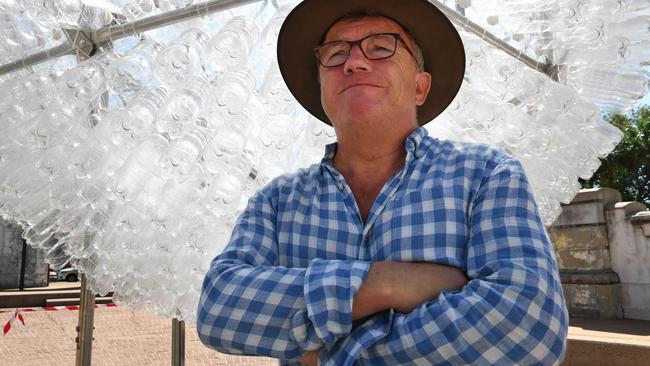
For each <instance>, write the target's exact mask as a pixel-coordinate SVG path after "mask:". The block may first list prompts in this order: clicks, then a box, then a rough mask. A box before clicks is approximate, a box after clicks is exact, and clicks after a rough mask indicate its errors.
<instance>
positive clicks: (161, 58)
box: [156, 29, 209, 84]
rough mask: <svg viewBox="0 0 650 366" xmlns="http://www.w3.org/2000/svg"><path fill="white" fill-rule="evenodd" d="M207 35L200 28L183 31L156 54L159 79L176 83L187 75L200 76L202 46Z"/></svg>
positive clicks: (202, 55) (202, 58)
mask: <svg viewBox="0 0 650 366" xmlns="http://www.w3.org/2000/svg"><path fill="white" fill-rule="evenodd" d="M208 39H209V38H208V35H207V34H206V33H205V32H203V31H202V30H200V29H189V30H186V31H185V32H183V33H182V34H181V35H180V36H179V37H178V38H177V39H175V40H174V41H173V42H172V43H171V44H170V45H169V46H167V47H165V48H164V49H163V50H162V51H160V52H159V53H158V54H157V56H156V68H157V69H156V74H157V76H158V77H159V78H160V80H161V81H163V82H165V83H168V84H176V83H178V82H180V81H182V80H183V79H185V78H186V77H187V76H189V75H195V76H202V75H203V69H202V67H201V66H202V64H203V61H204V52H203V50H204V47H205V45H206V43H207V42H208Z"/></svg>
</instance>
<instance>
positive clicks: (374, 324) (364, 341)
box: [318, 309, 395, 366]
mask: <svg viewBox="0 0 650 366" xmlns="http://www.w3.org/2000/svg"><path fill="white" fill-rule="evenodd" d="M394 317H395V312H394V311H393V310H392V309H391V310H386V311H383V312H381V313H377V314H375V315H373V316H372V317H370V318H369V319H367V320H366V321H365V322H364V323H363V324H361V325H359V326H358V327H356V328H355V329H354V330H353V331H352V332H351V333H350V336H349V337H347V338H343V339H340V340H339V341H338V342H337V343H336V344H335V345H334V346H332V347H329V346H328V347H323V348H322V349H321V351H320V352H319V354H318V360H319V363H318V365H319V366H352V365H355V364H363V362H362V360H361V359H360V357H361V356H362V352H363V351H365V350H366V349H368V348H369V347H371V346H372V345H374V344H375V343H377V341H379V340H380V339H383V338H385V337H386V335H388V333H390V330H391V328H392V325H393V319H394ZM369 363H370V364H373V362H369Z"/></svg>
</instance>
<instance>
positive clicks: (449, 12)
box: [429, 0, 558, 81]
mask: <svg viewBox="0 0 650 366" xmlns="http://www.w3.org/2000/svg"><path fill="white" fill-rule="evenodd" d="M429 1H431V2H432V3H434V5H436V6H437V7H438V9H440V11H442V12H443V13H444V14H445V15H446V16H447V17H448V18H449V19H450V20H451V21H452V23H455V24H456V25H458V26H459V27H461V28H463V29H465V30H466V31H468V32H470V33H473V34H475V35H476V36H478V37H479V38H481V39H482V40H484V41H485V42H487V43H488V44H490V45H492V46H494V47H496V48H498V49H500V50H502V51H503V52H505V53H507V54H508V55H510V56H512V57H514V58H516V59H517V60H519V61H521V62H523V63H524V64H526V65H527V66H528V67H530V68H532V69H533V70H536V71H539V72H541V73H542V74H546V75H547V76H548V77H550V78H551V79H553V80H555V81H558V76H557V65H555V64H552V63H541V62H539V61H537V60H535V59H533V58H532V57H530V56H528V55H526V54H525V53H523V52H521V51H520V50H518V49H516V48H514V47H512V46H511V45H510V44H508V43H507V42H505V41H504V40H502V39H501V38H499V37H497V36H495V35H494V34H492V33H490V32H488V31H487V30H486V29H485V28H483V27H481V26H480V25H478V24H476V23H474V22H473V21H471V20H470V19H469V18H467V17H466V16H464V15H463V14H461V13H459V12H458V11H456V10H453V9H451V8H449V7H447V6H446V5H444V4H442V3H441V2H440V1H439V0H429Z"/></svg>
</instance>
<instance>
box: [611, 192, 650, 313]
mask: <svg viewBox="0 0 650 366" xmlns="http://www.w3.org/2000/svg"><path fill="white" fill-rule="evenodd" d="M606 216H607V223H608V228H609V246H610V257H611V263H612V269H613V270H614V271H616V273H618V275H619V277H620V279H621V295H622V298H621V305H622V306H623V314H624V317H625V318H629V319H643V320H650V211H647V210H646V207H645V206H644V205H642V204H640V203H638V202H621V203H618V204H616V205H615V207H614V208H612V209H609V210H607V212H606Z"/></svg>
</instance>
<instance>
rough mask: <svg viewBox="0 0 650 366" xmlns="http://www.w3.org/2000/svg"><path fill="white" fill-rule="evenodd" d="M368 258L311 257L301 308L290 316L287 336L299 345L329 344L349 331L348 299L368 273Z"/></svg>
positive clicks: (349, 307) (350, 316)
mask: <svg viewBox="0 0 650 366" xmlns="http://www.w3.org/2000/svg"><path fill="white" fill-rule="evenodd" d="M370 264H371V263H370V262H365V261H342V260H327V259H319V258H317V259H314V260H312V261H311V263H310V264H309V266H308V267H307V271H306V273H305V282H304V286H303V291H304V297H305V310H301V311H299V312H297V313H296V314H295V315H294V316H293V318H292V320H291V323H292V324H291V337H292V338H293V339H294V341H296V343H298V344H299V345H300V346H301V347H302V348H303V349H305V350H310V349H317V348H319V347H321V346H322V345H323V344H333V343H334V342H336V340H337V339H339V338H341V337H345V336H348V335H349V334H350V332H351V331H352V300H353V299H354V296H355V295H356V294H357V292H358V291H359V288H360V287H361V285H362V284H363V281H364V280H365V279H366V276H367V275H368V270H369V269H370Z"/></svg>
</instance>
